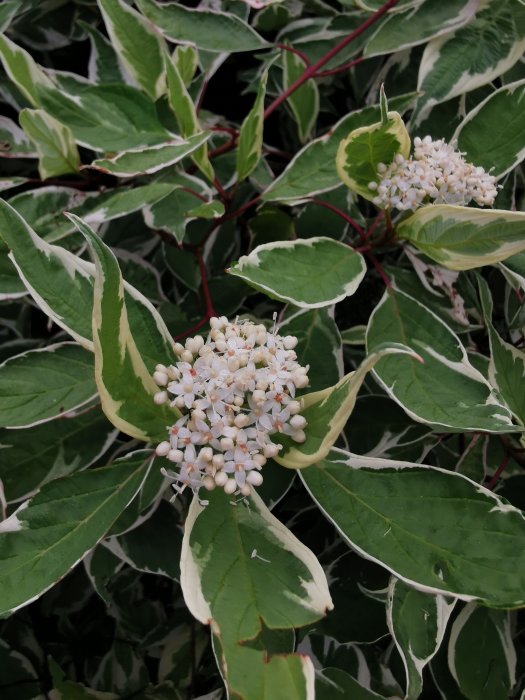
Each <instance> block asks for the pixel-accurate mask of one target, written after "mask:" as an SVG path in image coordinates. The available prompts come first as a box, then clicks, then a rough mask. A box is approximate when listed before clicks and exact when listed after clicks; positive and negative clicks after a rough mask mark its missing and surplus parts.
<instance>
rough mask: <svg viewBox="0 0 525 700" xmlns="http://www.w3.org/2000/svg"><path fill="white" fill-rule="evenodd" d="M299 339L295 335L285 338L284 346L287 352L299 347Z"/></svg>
mask: <svg viewBox="0 0 525 700" xmlns="http://www.w3.org/2000/svg"><path fill="white" fill-rule="evenodd" d="M297 342H298V341H297V338H296V337H295V336H294V335H286V336H285V337H284V338H283V345H284V347H285V349H286V350H293V349H294V348H295V346H296V345H297Z"/></svg>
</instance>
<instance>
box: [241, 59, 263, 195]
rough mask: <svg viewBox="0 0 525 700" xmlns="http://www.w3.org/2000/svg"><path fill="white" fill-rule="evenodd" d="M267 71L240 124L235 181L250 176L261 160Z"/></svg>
mask: <svg viewBox="0 0 525 700" xmlns="http://www.w3.org/2000/svg"><path fill="white" fill-rule="evenodd" d="M267 82H268V71H267V70H265V71H264V73H263V75H262V77H261V79H260V81H259V87H258V88H257V95H256V97H255V102H254V104H253V107H252V108H251V110H250V111H249V113H248V115H247V116H246V118H245V119H244V121H243V123H242V124H241V129H240V132H239V139H238V142H237V163H236V172H237V180H238V181H241V180H244V179H245V178H247V177H248V175H250V174H251V173H252V172H253V171H254V170H255V168H256V167H257V163H258V162H259V160H260V159H261V152H262V144H263V130H264V98H265V95H266V83H267Z"/></svg>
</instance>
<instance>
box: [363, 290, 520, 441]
mask: <svg viewBox="0 0 525 700" xmlns="http://www.w3.org/2000/svg"><path fill="white" fill-rule="evenodd" d="M366 342H367V349H368V352H371V351H373V350H374V348H376V347H378V346H379V345H380V344H381V343H385V342H389V343H390V342H398V343H404V344H406V345H408V346H409V347H411V348H413V349H414V351H416V352H418V353H419V354H420V355H421V357H422V358H423V360H424V362H423V363H420V362H414V361H413V360H412V359H411V358H409V357H404V356H401V355H399V356H397V357H394V356H392V357H385V358H384V359H382V360H381V361H380V362H379V363H378V364H377V365H376V367H375V369H374V374H375V375H376V378H377V379H378V381H379V383H380V384H381V386H382V387H383V388H384V389H385V391H386V392H387V393H388V394H389V395H390V396H391V397H392V398H393V399H394V400H395V401H397V402H398V403H399V404H400V405H401V406H402V407H403V409H404V410H405V411H406V413H408V415H409V416H410V417H411V418H413V419H414V420H417V421H420V422H422V423H427V424H429V425H432V426H434V427H435V428H436V429H437V430H440V431H443V430H445V431H451V432H455V431H464V430H481V431H487V432H493V433H508V432H510V431H512V430H513V426H512V421H511V416H510V413H509V411H508V410H507V409H506V408H505V407H504V406H502V405H500V404H499V403H498V401H497V400H496V398H495V397H494V395H493V392H492V389H491V387H490V385H489V383H488V382H487V381H486V379H485V378H484V377H483V375H482V374H481V373H480V372H478V371H477V370H476V369H475V368H474V367H473V366H472V365H471V364H470V362H469V361H468V358H467V353H466V351H465V348H464V347H463V344H462V343H461V340H460V339H459V338H458V336H457V335H456V334H455V333H454V332H453V331H452V330H451V329H450V328H449V327H448V326H447V325H446V324H445V323H444V322H443V321H442V320H441V319H440V318H439V317H438V316H436V315H435V314H434V313H433V312H432V311H430V310H429V309H427V308H426V307H425V306H423V304H421V303H419V302H418V301H417V300H416V299H413V298H412V297H410V296H409V295H408V294H405V293H404V292H402V291H400V290H391V291H389V292H386V293H385V295H384V296H383V299H382V300H381V301H380V302H379V304H378V306H377V307H376V308H375V310H374V312H373V313H372V316H371V317H370V321H369V324H368V329H367V337H366Z"/></svg>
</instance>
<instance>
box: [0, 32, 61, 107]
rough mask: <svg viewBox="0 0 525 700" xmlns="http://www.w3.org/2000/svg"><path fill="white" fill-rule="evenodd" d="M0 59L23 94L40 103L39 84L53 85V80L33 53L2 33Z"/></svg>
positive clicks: (30, 100) (35, 104)
mask: <svg viewBox="0 0 525 700" xmlns="http://www.w3.org/2000/svg"><path fill="white" fill-rule="evenodd" d="M0 60H1V61H2V63H3V65H4V69H5V72H6V73H7V75H8V76H9V78H10V79H11V80H12V81H13V83H14V84H15V85H16V86H17V88H18V89H19V90H20V92H21V93H22V94H23V96H24V97H25V98H26V99H27V100H28V101H29V102H30V103H31V104H32V105H33V106H34V107H38V106H39V105H40V99H39V97H38V94H37V90H36V88H37V86H44V87H53V82H52V81H51V80H50V79H49V78H48V77H47V75H46V74H45V73H44V71H43V70H42V68H41V67H40V66H39V65H38V64H37V63H36V62H35V61H34V60H33V58H32V57H31V55H30V54H29V53H28V52H27V51H25V49H22V48H21V47H20V46H17V45H16V44H15V43H14V42H12V41H11V39H8V38H7V36H5V35H4V34H0Z"/></svg>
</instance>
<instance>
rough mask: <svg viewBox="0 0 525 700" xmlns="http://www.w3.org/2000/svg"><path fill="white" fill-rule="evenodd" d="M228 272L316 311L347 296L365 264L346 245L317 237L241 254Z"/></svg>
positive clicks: (265, 291) (261, 288)
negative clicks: (320, 263) (320, 262)
mask: <svg viewBox="0 0 525 700" xmlns="http://www.w3.org/2000/svg"><path fill="white" fill-rule="evenodd" d="M320 260H322V262H323V264H322V266H320V265H319V261H320ZM228 272H229V273H230V274H231V275H235V276H236V277H240V278H241V279H243V280H244V281H245V282H246V283H247V284H249V285H250V286H251V287H254V288H255V289H257V290H259V291H261V292H264V293H265V294H267V295H268V296H270V297H272V298H275V299H280V300H281V301H286V302H291V303H292V304H295V305H296V306H299V307H300V308H302V309H318V308H321V307H323V306H330V305H332V304H335V303H337V302H338V301H341V300H342V299H344V298H345V297H347V296H351V295H352V294H353V293H354V292H355V291H356V289H357V288H358V286H359V284H360V283H361V281H362V279H363V277H364V275H365V272H366V265H365V261H364V260H363V257H362V256H361V255H360V253H356V252H355V251H354V250H352V248H350V246H347V245H344V244H343V243H339V241H334V240H333V239H332V238H325V237H323V236H318V237H315V238H308V239H304V240H303V239H298V240H295V241H278V242H276V243H265V244H263V245H260V246H258V247H257V248H255V250H253V251H252V252H251V253H250V254H249V255H243V256H242V257H241V258H240V259H239V261H238V262H237V263H234V264H233V265H232V266H231V267H230V268H229V269H228Z"/></svg>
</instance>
